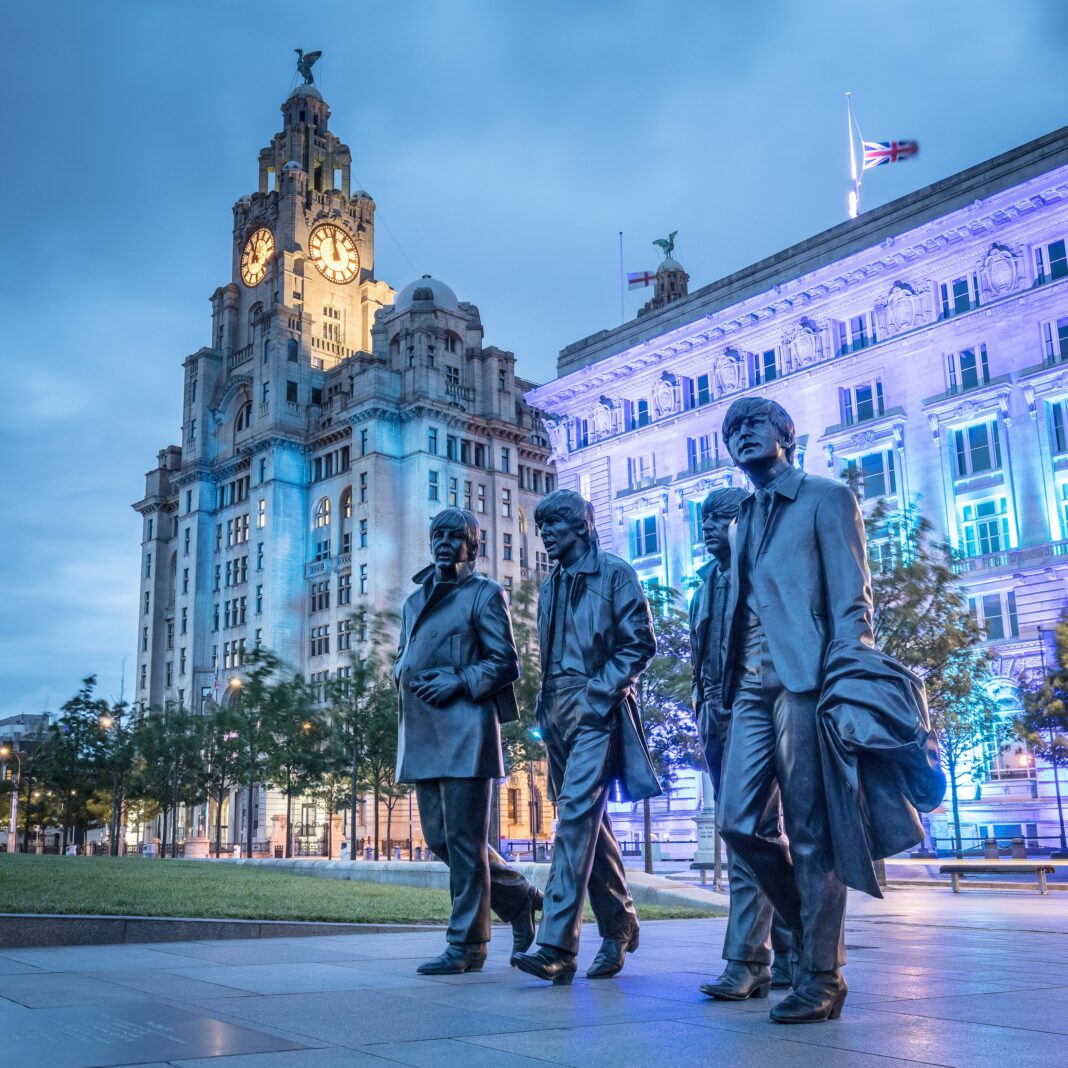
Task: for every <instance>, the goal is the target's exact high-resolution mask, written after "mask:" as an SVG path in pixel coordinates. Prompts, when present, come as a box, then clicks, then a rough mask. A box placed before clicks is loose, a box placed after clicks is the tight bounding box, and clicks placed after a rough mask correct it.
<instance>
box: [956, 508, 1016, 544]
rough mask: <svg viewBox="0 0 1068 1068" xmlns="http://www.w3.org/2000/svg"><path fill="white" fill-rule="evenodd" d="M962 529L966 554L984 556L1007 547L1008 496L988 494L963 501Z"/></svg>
mask: <svg viewBox="0 0 1068 1068" xmlns="http://www.w3.org/2000/svg"><path fill="white" fill-rule="evenodd" d="M961 533H962V535H963V538H964V552H965V554H966V555H968V556H986V555H987V553H999V552H1001V551H1002V550H1004V549H1008V548H1010V547H1011V546H1010V542H1009V508H1008V500H1007V498H1005V497H990V498H988V499H987V500H982V501H972V502H970V503H968V504H965V505H963V506H962V507H961Z"/></svg>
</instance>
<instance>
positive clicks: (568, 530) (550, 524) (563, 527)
mask: <svg viewBox="0 0 1068 1068" xmlns="http://www.w3.org/2000/svg"><path fill="white" fill-rule="evenodd" d="M538 534H539V535H540V536H541V541H542V544H543V545H544V546H545V552H546V554H547V555H548V557H549V559H550V560H560V559H567V557H568V556H569V555H570V554H571V553H572V552H574V551H575V548H576V543H577V542H580V541H581V540H582V539H581V537H580V536H579V535H578V533H577V532H576V531H575V529H574V527H572V526H571V521H570V520H569V519H565V518H564V517H563V516H553V517H552V518H551V519H547V520H546V521H545V522H544V523H542V524H541V526H539V527H538Z"/></svg>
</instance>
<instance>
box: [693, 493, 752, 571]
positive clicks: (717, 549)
mask: <svg viewBox="0 0 1068 1068" xmlns="http://www.w3.org/2000/svg"><path fill="white" fill-rule="evenodd" d="M746 496H747V494H746V492H745V490H743V489H732V488H729V487H728V488H727V489H718V490H713V491H712V492H711V493H710V494H709V495H708V496H707V497H706V498H705V499H704V503H703V504H702V505H701V535H702V537H703V538H704V541H705V548H706V549H707V550H708V551H709V552H710V553H711V554H712V555H713V556H717V557H723V556H725V555H727V554H729V553H730V542H729V541H728V540H727V533H728V531H729V530H730V526H731V523H733V522H734V521H735V520H736V519H737V518H738V509H739V508H741V506H742V501H744V500H745V498H746Z"/></svg>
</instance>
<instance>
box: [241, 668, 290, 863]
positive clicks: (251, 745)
mask: <svg viewBox="0 0 1068 1068" xmlns="http://www.w3.org/2000/svg"><path fill="white" fill-rule="evenodd" d="M227 685H228V686H229V688H230V691H231V693H232V696H233V701H234V707H235V708H238V709H240V707H241V703H240V702H241V688H242V687H243V686H244V685H245V684H244V683H243V682H242V681H241V679H240V678H238V676H237V675H235V676H234V677H233V678H232V679H231V680H230V681H229V682H228V683H227ZM249 727H250V729H249V731H248V734H247V736H246V739H245V744H246V745H247V746H248V799H247V806H246V809H245V813H246V816H245V818H246V821H247V824H248V826H247V827H246V830H245V849H246V853H245V858H246V859H247V860H251V859H252V838H253V829H252V819H253V815H254V813H255V807H254V802H253V794H252V791H253V789H254V784H253V781H252V780H253V777H254V776H255V774H256V736H255V732H254V731H252V730H251V722H250V723H249ZM286 833H287V834H288V833H289V828H288V827H287V828H286Z"/></svg>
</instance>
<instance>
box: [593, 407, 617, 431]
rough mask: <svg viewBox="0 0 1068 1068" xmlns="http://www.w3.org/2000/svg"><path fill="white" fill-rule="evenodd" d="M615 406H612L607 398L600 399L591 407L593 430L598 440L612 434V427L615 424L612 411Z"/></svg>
mask: <svg viewBox="0 0 1068 1068" xmlns="http://www.w3.org/2000/svg"><path fill="white" fill-rule="evenodd" d="M614 408H615V405H613V404H612V402H611V400H609V398H608V397H602V398H601V399H600V400H599V401H598V402H597V403H596V404H595V405H594V406H593V429H594V432H595V433H596V435H597V436H598V437H599V438H603V437H607V436H608V435H609V434H611V433H612V427H613V424H614V422H615V420H614V418H613V410H614Z"/></svg>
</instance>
